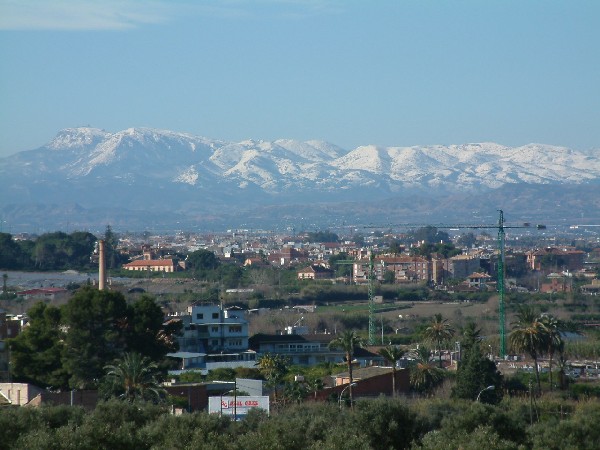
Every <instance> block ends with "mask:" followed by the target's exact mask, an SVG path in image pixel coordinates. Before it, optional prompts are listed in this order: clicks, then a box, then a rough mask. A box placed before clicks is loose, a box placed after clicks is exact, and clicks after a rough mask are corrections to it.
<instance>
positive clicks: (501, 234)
mask: <svg viewBox="0 0 600 450" xmlns="http://www.w3.org/2000/svg"><path fill="white" fill-rule="evenodd" d="M498 213H499V217H498V224H496V225H485V224H482V225H465V224H456V225H448V224H442V225H432V226H434V227H436V228H471V229H497V230H498V286H497V289H498V297H499V301H498V302H499V305H498V316H499V334H500V349H499V356H500V357H501V358H504V357H505V356H506V330H505V328H506V312H505V295H504V294H505V286H504V284H505V283H504V278H505V271H506V267H505V253H504V242H505V230H506V229H507V228H530V227H531V224H529V223H525V224H523V225H505V223H504V211H503V210H501V209H499V210H498ZM395 226H404V227H406V226H415V224H396V225H395ZM365 228H382V227H381V226H366V227H365ZM535 228H536V229H538V230H545V229H546V225H537V226H536V227H535ZM371 263H372V260H371ZM369 270H371V266H369ZM370 276H371V272H370V273H369V277H370ZM371 308H372V287H371V278H369V343H371V342H374V330H375V324H374V322H373V319H372V314H371Z"/></svg>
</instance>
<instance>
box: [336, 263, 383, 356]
mask: <svg viewBox="0 0 600 450" xmlns="http://www.w3.org/2000/svg"><path fill="white" fill-rule="evenodd" d="M374 258H375V257H374V254H373V252H372V251H369V265H368V269H367V270H368V272H367V287H368V295H369V338H368V341H367V342H368V344H369V345H375V300H374V297H373V278H374V273H375V271H374V267H373V262H374ZM357 263H359V260H353V259H342V260H339V261H336V264H352V265H354V264H357Z"/></svg>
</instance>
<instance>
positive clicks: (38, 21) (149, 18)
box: [0, 0, 176, 30]
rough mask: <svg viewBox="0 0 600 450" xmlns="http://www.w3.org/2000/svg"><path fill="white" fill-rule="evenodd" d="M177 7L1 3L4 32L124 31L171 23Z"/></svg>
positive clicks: (33, 0) (126, 1) (129, 2)
mask: <svg viewBox="0 0 600 450" xmlns="http://www.w3.org/2000/svg"><path fill="white" fill-rule="evenodd" d="M171 5H175V3H174V2H173V3H169V2H164V1H156V0H146V1H139V0H97V1H93V0H0V29H2V30H121V29H127V28H135V27H137V26H140V25H142V24H150V23H160V22H164V21H166V20H169V19H170V18H171V17H172V16H173V15H174V13H175V9H176V8H174V7H172V6H171Z"/></svg>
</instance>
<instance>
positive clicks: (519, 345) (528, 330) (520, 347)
mask: <svg viewBox="0 0 600 450" xmlns="http://www.w3.org/2000/svg"><path fill="white" fill-rule="evenodd" d="M508 341H509V344H510V346H511V348H512V349H513V350H514V351H516V352H519V353H527V354H529V356H531V358H532V359H533V363H534V370H535V379H536V382H537V388H538V393H539V392H541V389H542V387H541V383H540V372H539V370H538V356H539V354H540V353H541V352H542V351H544V349H545V348H547V342H548V332H547V330H546V327H545V326H544V324H543V323H542V322H541V321H540V317H539V316H537V315H536V314H535V311H534V310H533V308H531V307H530V306H521V308H519V312H518V313H517V322H516V323H515V324H514V325H513V329H512V331H511V332H510V334H509V336H508Z"/></svg>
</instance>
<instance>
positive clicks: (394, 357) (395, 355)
mask: <svg viewBox="0 0 600 450" xmlns="http://www.w3.org/2000/svg"><path fill="white" fill-rule="evenodd" d="M378 353H379V354H380V355H381V356H383V357H384V358H385V360H386V361H388V362H390V363H391V364H392V395H393V396H394V397H395V396H396V364H397V363H398V361H399V360H400V358H402V357H403V356H404V354H405V353H406V352H405V351H404V350H402V349H401V348H400V347H398V346H395V345H394V346H391V345H390V346H388V347H385V348H382V349H380V350H379V352H378Z"/></svg>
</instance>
